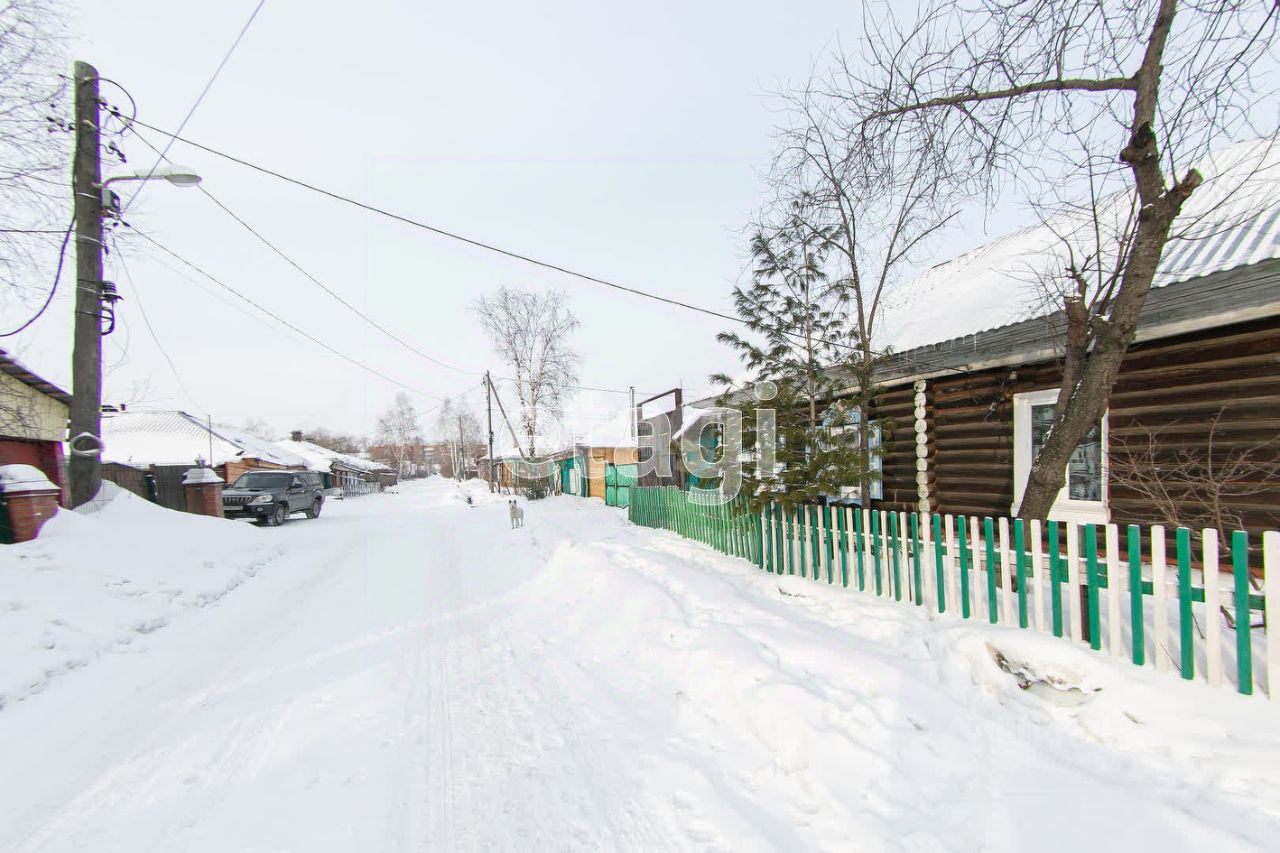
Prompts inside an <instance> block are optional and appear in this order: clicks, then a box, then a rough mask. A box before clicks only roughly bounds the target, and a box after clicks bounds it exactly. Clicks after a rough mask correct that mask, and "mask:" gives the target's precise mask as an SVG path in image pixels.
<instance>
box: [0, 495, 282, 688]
mask: <svg viewBox="0 0 1280 853" xmlns="http://www.w3.org/2000/svg"><path fill="white" fill-rule="evenodd" d="M263 534H264V531H260V530H258V529H256V528H253V527H250V526H249V525H244V524H237V523H234V522H229V521H225V520H222V519H215V518H207V517H204V516H197V515H188V514H187V513H182V512H174V511H172V510H167V509H163V508H161V507H158V506H156V505H154V504H152V503H149V502H147V501H145V500H143V499H141V498H138V497H137V496H135V495H132V494H130V493H129V492H126V491H122V490H116V491H115V493H114V497H113V498H112V499H111V500H109V501H107V502H106V503H105V504H104V505H102V506H100V507H99V508H97V509H96V511H95V512H94V513H93V514H92V515H83V514H80V513H75V512H59V513H58V514H57V515H56V516H54V517H53V518H52V519H50V520H49V521H48V522H47V523H46V524H45V526H44V527H43V529H42V530H41V532H40V536H39V537H38V538H37V539H34V540H32V541H30V542H24V543H22V544H19V545H7V546H3V547H0V709H2V708H3V707H4V706H5V705H6V704H7V703H9V702H14V701H18V700H21V699H23V698H24V697H27V696H29V695H31V694H33V693H37V692H39V691H41V690H43V689H44V687H45V686H46V685H47V684H48V682H49V680H50V679H51V678H54V677H56V676H58V675H60V674H62V673H65V672H67V671H69V670H73V669H77V668H79V667H83V666H86V665H88V664H90V663H92V662H93V661H94V659H96V658H97V657H98V656H99V655H101V654H103V653H104V652H108V651H123V650H127V648H128V646H129V645H130V644H131V643H132V642H133V641H134V640H135V639H137V638H138V637H139V636H142V635H145V634H149V633H151V632H153V631H156V630H158V629H160V628H163V627H164V626H165V625H167V624H168V623H169V621H170V620H172V619H174V618H177V617H179V616H180V615H181V614H182V613H183V612H184V611H185V610H188V609H190V608H193V607H204V606H206V605H208V604H210V603H212V602H214V601H217V600H218V599H220V598H221V597H222V596H224V595H226V594H227V593H228V592H229V591H231V590H232V589H235V588H236V587H237V586H239V585H240V584H241V583H243V582H244V581H245V580H246V579H247V578H250V577H252V576H253V575H254V574H255V573H256V572H257V571H258V569H259V568H261V567H262V566H263V565H264V564H265V563H267V562H269V561H270V560H272V559H274V558H275V557H276V556H278V554H279V547H278V546H276V545H274V544H273V543H271V542H270V541H269V540H266V539H264V537H263Z"/></svg>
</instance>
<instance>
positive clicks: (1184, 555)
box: [1174, 527, 1196, 681]
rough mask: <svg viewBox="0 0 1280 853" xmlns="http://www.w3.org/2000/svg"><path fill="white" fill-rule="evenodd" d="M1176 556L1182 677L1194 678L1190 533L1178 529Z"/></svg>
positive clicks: (1181, 528)
mask: <svg viewBox="0 0 1280 853" xmlns="http://www.w3.org/2000/svg"><path fill="white" fill-rule="evenodd" d="M1174 536H1175V537H1176V538H1175V540H1174V541H1175V542H1176V547H1177V556H1178V634H1179V643H1180V649H1179V651H1181V653H1182V677H1183V678H1184V679H1186V680H1188V681H1190V680H1191V679H1193V678H1195V677H1196V653H1195V646H1194V644H1193V643H1194V641H1193V640H1192V639H1191V634H1192V628H1191V531H1190V530H1188V529H1187V528H1185V527H1179V528H1178V532H1177V533H1176V534H1174Z"/></svg>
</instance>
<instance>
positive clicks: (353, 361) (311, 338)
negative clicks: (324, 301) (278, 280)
mask: <svg viewBox="0 0 1280 853" xmlns="http://www.w3.org/2000/svg"><path fill="white" fill-rule="evenodd" d="M131 227H132V226H131ZM132 230H133V232H134V233H135V234H137V235H138V236H139V237H141V238H142V239H144V240H146V241H147V242H149V243H151V244H152V245H154V246H155V247H156V248H158V249H160V251H162V252H164V253H165V254H167V255H170V256H171V257H173V258H174V259H175V260H177V261H178V262H180V263H182V264H185V265H186V266H188V267H190V268H191V269H192V270H194V271H195V272H197V273H199V274H200V275H202V276H204V277H205V278H207V279H209V281H211V282H213V283H214V284H216V285H218V286H219V287H221V288H222V289H223V290H226V291H227V292H228V293H231V294H232V295H233V296H236V297H237V298H239V299H242V300H244V301H245V302H247V303H249V304H250V305H252V306H253V307H254V308H257V309H258V310H259V311H261V312H262V313H263V314H266V315H267V316H268V317H270V318H272V319H273V320H275V321H276V322H278V323H280V324H281V325H283V326H286V327H288V328H290V329H292V330H293V331H294V332H297V333H298V334H299V335H302V337H304V338H306V339H307V340H309V341H311V342H312V343H314V344H316V345H317V346H320V347H322V348H324V349H326V350H328V351H329V352H330V353H332V354H334V355H336V356H338V358H341V359H342V360H344V361H347V362H350V363H351V364H353V365H355V366H356V367H358V368H360V369H361V370H364V371H366V372H368V373H371V374H373V375H374V376H377V377H379V378H380V379H385V380H386V381H387V382H390V383H392V384H393V385H398V386H400V387H401V388H403V389H405V390H406V391H412V392H413V393H415V394H421V395H422V396H423V397H430V398H431V399H432V400H440V399H442V398H440V397H439V396H437V395H435V394H429V393H427V392H426V391H423V390H421V389H419V388H414V387H413V386H412V385H406V384H405V383H403V382H401V381H400V380H398V379H393V378H391V377H390V376H388V375H386V374H385V373H382V372H381V371H379V370H376V369H375V368H372V367H370V366H369V365H367V364H365V363H364V362H361V361H357V360H356V359H354V358H352V357H351V356H349V355H347V354H346V353H344V352H341V351H339V350H336V349H334V348H333V347H331V346H330V345H329V344H327V343H325V342H324V341H322V340H320V339H319V338H317V337H315V336H314V335H311V334H308V333H307V332H304V331H303V330H302V329H299V328H298V327H297V326H295V325H294V324H293V323H290V322H289V321H288V320H286V319H284V318H283V317H281V316H280V315H279V314H276V313H275V312H273V311H271V310H269V309H267V308H264V307H263V306H262V305H259V304H258V303H257V302H255V301H254V300H252V299H250V298H249V297H248V296H245V295H244V294H243V293H241V292H240V291H238V290H236V289H235V288H233V287H231V286H230V285H229V284H226V283H225V282H223V281H221V280H220V279H217V278H215V277H214V276H212V275H211V274H209V273H207V272H205V271H204V270H203V269H201V268H200V267H198V266H196V265H195V264H193V263H192V262H191V261H189V260H187V259H186V258H184V257H182V256H181V255H179V254H178V253H177V252H175V251H173V250H172V249H170V248H169V247H167V246H165V245H164V244H163V243H161V242H159V241H158V240H156V239H155V238H154V237H152V236H151V235H150V234H147V233H146V232H144V231H139V230H138V229H137V228H133V229H132Z"/></svg>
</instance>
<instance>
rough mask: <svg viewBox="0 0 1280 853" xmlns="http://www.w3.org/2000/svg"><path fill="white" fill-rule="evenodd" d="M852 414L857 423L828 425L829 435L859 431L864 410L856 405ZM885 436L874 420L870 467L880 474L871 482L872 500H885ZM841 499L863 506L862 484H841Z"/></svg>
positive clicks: (870, 442)
mask: <svg viewBox="0 0 1280 853" xmlns="http://www.w3.org/2000/svg"><path fill="white" fill-rule="evenodd" d="M850 415H851V416H852V417H856V418H857V422H856V423H852V424H847V425H844V426H835V427H827V434H828V435H844V434H845V433H847V432H857V431H858V430H859V429H861V426H862V410H861V408H859V407H854V408H853V409H851V410H850ZM882 445H883V437H882V436H881V434H880V424H878V423H875V422H873V423H872V424H871V435H870V437H869V438H868V440H867V449H868V450H869V451H870V453H871V459H870V463H871V464H870V465H869V466H868V469H869V470H870V471H872V472H875V473H877V474H879V475H880V476H878V477H874V478H873V479H872V480H871V482H870V484H869V485H870V492H871V500H873V501H881V500H884V448H883V446H882ZM840 499H841V500H847V501H850V502H852V503H855V504H857V505H858V506H862V488H861V487H860V486H841V487H840Z"/></svg>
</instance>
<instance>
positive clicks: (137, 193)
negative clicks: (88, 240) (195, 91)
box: [116, 0, 267, 215]
mask: <svg viewBox="0 0 1280 853" xmlns="http://www.w3.org/2000/svg"><path fill="white" fill-rule="evenodd" d="M266 2H267V0H258V5H257V6H255V7H254V9H253V12H252V13H251V14H250V15H249V20H247V21H245V22H244V26H243V27H241V28H240V33H239V34H238V35H237V36H236V40H235V41H233V42H232V43H231V47H229V48H227V52H226V53H225V54H223V56H222V61H221V62H219V63H218V67H217V68H215V69H214V71H213V76H212V77H210V78H209V82H207V83H205V84H204V88H203V89H201V90H200V95H199V96H198V97H197V98H196V102H195V103H194V104H192V105H191V109H189V110H187V114H186V116H185V117H183V119H182V123H181V124H179V125H178V133H181V132H182V130H183V129H184V128H185V127H186V126H187V122H189V121H191V117H192V116H193V115H195V112H196V110H197V109H198V108H199V107H200V104H201V103H202V102H203V101H204V99H205V96H206V95H208V94H209V90H210V89H212V88H213V84H214V82H215V81H216V80H217V79H218V75H220V74H221V73H222V69H223V68H225V67H226V65H227V62H228V61H229V60H230V59H231V54H233V53H235V52H236V48H237V47H239V46H240V41H241V39H243V38H244V34H245V33H247V32H249V27H250V26H252V24H253V21H254V19H255V18H257V17H258V13H259V12H261V11H262V7H263V5H265V4H266ZM116 85H119V84H116ZM120 88H124V87H120ZM126 94H128V93H127V92H126ZM130 100H132V97H130ZM133 121H135V122H136V121H137V110H136V109H135V110H134V118H133ZM175 139H177V136H176V135H175V136H174V137H172V138H171V139H170V140H169V142H168V144H166V145H165V147H164V153H162V154H161V155H160V156H159V157H158V158H156V162H155V163H153V164H152V166H151V169H150V170H149V171H148V172H147V176H146V177H145V178H143V179H142V181H141V182H140V183H139V184H138V188H137V189H136V190H134V191H133V195H131V196H129V200H128V201H127V202H125V204H124V207H123V208H122V209H121V215H123V214H124V213H126V212H127V211H128V210H129V208H130V207H131V206H132V205H133V203H134V202H135V201H137V200H138V196H140V195H142V191H143V190H144V189H145V188H146V186H147V183H148V182H149V181H150V180H151V177H152V175H154V174H155V171H156V169H158V168H160V164H161V163H162V162H163V161H164V155H165V154H167V153H169V148H170V147H172V146H173V142H174V140H175Z"/></svg>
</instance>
